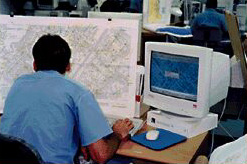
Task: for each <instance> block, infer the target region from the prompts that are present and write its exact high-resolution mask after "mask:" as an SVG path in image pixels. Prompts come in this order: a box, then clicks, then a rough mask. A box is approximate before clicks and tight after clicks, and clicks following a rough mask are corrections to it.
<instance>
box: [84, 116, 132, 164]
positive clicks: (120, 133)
mask: <svg viewBox="0 0 247 164" xmlns="http://www.w3.org/2000/svg"><path fill="white" fill-rule="evenodd" d="M132 128H133V124H132V122H131V121H130V120H129V119H124V120H118V121H117V122H116V123H115V124H114V125H113V128H112V129H113V133H112V134H111V135H110V136H109V137H106V138H102V139H100V140H98V141H97V142H95V143H92V144H90V145H88V146H87V147H86V148H85V147H84V148H82V153H83V156H84V158H85V159H86V160H88V159H89V158H91V159H92V160H93V161H95V162H97V163H105V162H106V161H107V160H109V159H111V158H112V157H113V155H114V154H115V153H116V151H117V149H118V147H119V145H120V143H121V141H122V140H124V139H125V138H126V137H128V136H129V131H130V130H131V129H132Z"/></svg>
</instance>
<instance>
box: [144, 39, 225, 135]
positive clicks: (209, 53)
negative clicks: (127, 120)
mask: <svg viewBox="0 0 247 164" xmlns="http://www.w3.org/2000/svg"><path fill="white" fill-rule="evenodd" d="M229 84H230V59H229V57H228V56H227V55H225V54H222V53H218V52H213V50H212V49H209V48H206V47H199V46H190V45H181V44H175V43H161V42H146V44H145V80H144V100H143V102H144V103H145V104H147V105H150V106H152V107H154V108H157V109H158V111H151V112H149V114H148V120H147V122H148V124H150V125H152V126H156V127H161V128H165V127H167V128H169V127H170V129H167V130H171V131H173V132H177V133H180V130H181V129H180V130H179V128H180V126H179V125H181V124H182V125H184V126H187V127H190V128H192V127H195V126H196V127H197V128H199V129H200V125H201V126H202V125H204V126H205V124H207V123H208V124H210V123H213V124H212V125H210V127H207V130H210V129H211V128H214V127H216V126H217V115H215V114H210V113H209V108H210V107H211V106H212V105H214V104H216V103H217V102H219V101H221V100H222V99H224V98H226V96H227V91H228V86H229ZM150 115H152V116H157V117H156V119H157V118H159V121H158V122H159V123H158V122H157V121H156V122H154V120H152V118H150V117H149V116H150ZM161 115H162V117H160V116H161ZM209 117H210V118H211V119H210V118H209ZM168 118H169V119H168ZM205 120H206V122H205ZM169 121H170V122H169ZM161 122H163V125H161ZM202 122H203V124H202ZM168 124H169V125H168ZM165 125H167V126H165ZM171 126H173V128H171ZM204 128H205V127H204ZM208 128H210V129H208ZM201 132H202V131H200V133H201ZM198 133H199V132H198ZM182 135H186V136H187V137H192V136H194V135H197V134H193V135H192V134H191V133H190V134H188V133H187V134H185V133H183V134H182Z"/></svg>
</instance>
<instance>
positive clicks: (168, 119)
mask: <svg viewBox="0 0 247 164" xmlns="http://www.w3.org/2000/svg"><path fill="white" fill-rule="evenodd" d="M147 124H148V125H150V126H153V127H156V128H161V129H165V130H168V131H171V132H174V133H177V134H180V135H183V136H186V137H188V138H191V137H194V136H196V135H199V134H201V133H204V132H206V131H209V130H211V129H213V128H215V127H217V124H218V115H217V114H214V113H209V114H207V115H206V116H205V117H203V118H200V119H198V118H193V117H188V116H181V115H176V114H173V113H169V112H164V111H160V110H151V111H149V112H148V113H147Z"/></svg>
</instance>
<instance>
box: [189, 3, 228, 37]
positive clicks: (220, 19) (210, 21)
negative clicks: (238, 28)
mask: <svg viewBox="0 0 247 164" xmlns="http://www.w3.org/2000/svg"><path fill="white" fill-rule="evenodd" d="M217 4H218V3H217V0H207V2H206V10H205V11H204V12H203V13H201V14H199V15H197V16H196V17H195V18H194V20H192V23H191V31H192V34H193V31H195V30H197V29H199V28H201V27H208V28H217V29H220V30H221V31H222V32H223V35H227V34H228V31H227V25H226V20H225V15H223V14H221V13H219V12H217V11H216V8H217ZM225 33H227V34H225Z"/></svg>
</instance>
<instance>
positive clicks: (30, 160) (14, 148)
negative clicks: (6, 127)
mask: <svg viewBox="0 0 247 164" xmlns="http://www.w3.org/2000/svg"><path fill="white" fill-rule="evenodd" d="M5 163H18V164H19V163H23V164H24V163H25V164H40V163H43V161H42V159H41V157H40V155H39V153H38V152H37V151H36V150H35V149H34V148H33V147H32V146H31V145H29V144H27V143H26V142H25V141H24V140H22V139H19V138H16V137H11V136H8V135H5V134H0V164H5Z"/></svg>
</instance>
